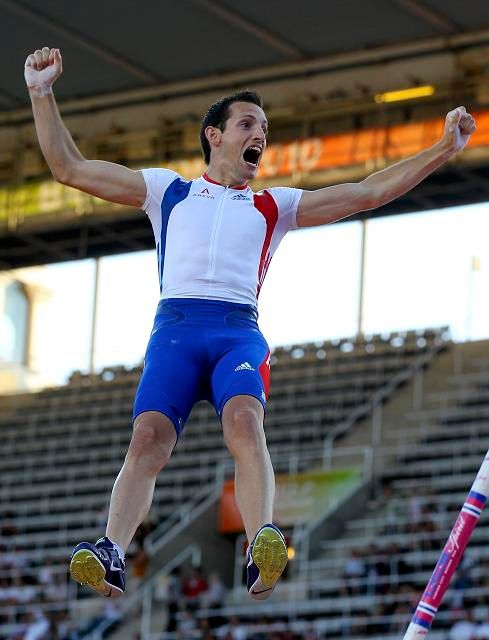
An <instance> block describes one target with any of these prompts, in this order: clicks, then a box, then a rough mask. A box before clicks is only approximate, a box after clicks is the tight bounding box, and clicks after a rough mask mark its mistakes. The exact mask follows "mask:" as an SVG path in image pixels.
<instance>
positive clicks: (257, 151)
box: [243, 145, 262, 167]
mask: <svg viewBox="0 0 489 640" xmlns="http://www.w3.org/2000/svg"><path fill="white" fill-rule="evenodd" d="M261 154H262V149H261V147H259V146H257V145H252V146H251V147H248V148H247V149H246V150H245V152H244V153H243V160H244V161H245V162H246V164H249V165H250V166H252V167H257V166H258V163H259V162H260V157H261Z"/></svg>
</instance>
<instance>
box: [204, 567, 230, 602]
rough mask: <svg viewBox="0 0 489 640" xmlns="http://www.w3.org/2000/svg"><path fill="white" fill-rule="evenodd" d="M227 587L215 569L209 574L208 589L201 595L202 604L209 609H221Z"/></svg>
mask: <svg viewBox="0 0 489 640" xmlns="http://www.w3.org/2000/svg"><path fill="white" fill-rule="evenodd" d="M225 591H226V588H225V586H224V583H223V581H222V580H221V577H220V575H219V574H218V573H217V572H216V571H213V572H212V573H210V574H209V584H208V588H207V591H204V593H202V596H201V606H202V607H203V608H207V609H220V608H221V607H222V603H223V600H224V594H225Z"/></svg>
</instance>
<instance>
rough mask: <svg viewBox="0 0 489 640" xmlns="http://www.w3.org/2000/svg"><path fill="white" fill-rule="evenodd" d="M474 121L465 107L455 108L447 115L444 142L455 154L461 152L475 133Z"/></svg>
mask: <svg viewBox="0 0 489 640" xmlns="http://www.w3.org/2000/svg"><path fill="white" fill-rule="evenodd" d="M475 128H476V127H475V120H474V118H473V116H472V115H471V114H470V113H467V111H466V110H465V107H457V108H456V109H453V111H450V112H449V113H448V114H447V117H446V120H445V132H444V136H443V138H444V142H445V144H446V145H447V146H448V147H451V149H452V150H453V151H455V152H457V151H461V150H462V149H463V148H464V147H465V145H466V144H467V142H468V141H469V139H470V136H471V135H472V134H473V133H474V131H475Z"/></svg>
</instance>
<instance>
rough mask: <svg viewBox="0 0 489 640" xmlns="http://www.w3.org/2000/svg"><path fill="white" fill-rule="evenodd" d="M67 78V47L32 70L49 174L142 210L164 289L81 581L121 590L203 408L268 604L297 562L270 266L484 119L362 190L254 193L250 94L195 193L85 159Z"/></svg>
mask: <svg viewBox="0 0 489 640" xmlns="http://www.w3.org/2000/svg"><path fill="white" fill-rule="evenodd" d="M61 72H62V62H61V54H60V52H59V50H58V49H50V48H48V47H44V48H43V49H42V50H37V51H35V52H34V53H32V54H31V55H29V56H28V58H27V60H26V63H25V80H26V83H27V87H28V89H29V93H30V96H31V100H32V108H33V112H34V119H35V123H36V129H37V135H38V138H39V143H40V145H41V149H42V152H43V154H44V157H45V158H46V161H47V163H48V165H49V168H50V169H51V172H52V174H53V176H54V178H55V179H56V180H57V181H58V182H61V183H62V184H66V185H69V186H71V187H74V188H76V189H80V190H81V191H84V192H86V193H89V194H91V195H94V196H97V197H99V198H103V199H105V200H108V201H110V202H116V203H120V204H124V205H128V206H132V207H139V208H141V209H143V210H144V211H146V213H147V215H148V217H149V219H150V221H151V224H152V226H153V231H154V235H155V241H156V250H157V254H158V267H159V278H160V289H161V300H160V302H159V305H158V309H157V312H156V317H155V321H154V327H153V331H152V333H151V336H150V340H149V344H148V348H147V351H146V355H145V361H144V370H143V374H142V376H141V380H140V383H139V387H138V390H137V392H136V398H135V402H134V415H133V423H134V428H133V433H132V438H131V442H130V445H129V449H128V452H127V455H126V458H125V460H124V464H123V466H122V469H121V471H120V473H119V475H118V476H117V479H116V481H115V484H114V488H113V490H112V496H111V500H110V510H109V517H108V523H107V530H106V535H105V537H103V538H101V539H100V540H98V541H97V542H96V543H95V544H91V543H88V542H81V543H80V544H79V545H77V546H76V547H75V549H74V551H73V554H72V559H71V565H70V570H71V575H72V576H73V578H74V579H75V580H76V581H77V582H80V583H82V584H87V585H89V586H90V587H92V588H93V589H95V590H96V591H98V592H99V593H100V594H102V595H104V596H108V597H116V596H120V595H121V594H122V593H123V592H124V588H125V578H124V554H125V552H126V550H127V548H128V546H129V544H130V542H131V540H132V538H133V536H134V533H135V531H136V529H137V527H138V526H139V524H140V523H141V522H142V521H143V520H144V518H145V517H146V515H147V513H148V511H149V509H150V506H151V502H152V499H153V492H154V486H155V480H156V476H157V475H158V473H159V472H160V471H161V469H162V468H163V467H164V466H165V465H166V463H167V462H168V460H169V458H170V455H171V453H172V451H173V448H174V446H175V444H176V442H177V439H178V437H179V435H180V433H181V431H182V429H183V427H184V425H185V422H186V421H187V419H188V416H189V414H190V411H191V409H192V407H193V405H194V404H195V403H196V402H197V401H198V400H202V399H207V400H209V401H210V402H211V403H212V404H213V405H214V407H215V409H216V412H217V414H218V415H219V417H220V420H221V423H222V428H223V433H224V440H225V442H226V445H227V447H228V449H229V451H230V453H231V455H232V456H233V458H234V463H235V471H236V475H235V487H236V501H237V504H238V507H239V510H240V512H241V516H242V518H243V522H244V525H245V529H246V535H247V538H248V543H249V547H248V553H247V575H248V580H247V586H248V591H249V593H250V595H251V597H252V598H255V599H257V600H264V599H265V598H268V597H269V596H270V594H271V593H272V591H273V589H274V587H275V584H276V582H277V580H278V578H279V577H280V575H281V573H282V572H283V570H284V568H285V565H286V563H287V548H286V545H285V541H284V537H283V535H282V533H281V532H280V530H279V529H278V527H276V526H275V525H274V524H272V515H273V514H272V511H273V500H274V493H275V479H274V473H273V468H272V464H271V461H270V455H269V453H268V449H267V445H266V440H265V433H264V429H263V419H264V408H265V405H266V400H267V396H268V390H269V376H270V352H269V349H268V346H267V343H266V340H265V338H264V337H263V335H262V334H261V332H260V330H259V328H258V325H257V318H258V314H257V310H256V308H257V297H258V294H259V291H260V287H261V285H262V283H263V280H264V278H265V275H266V272H267V269H268V266H269V264H270V260H271V259H272V256H273V254H274V252H275V250H276V249H277V247H278V245H279V243H280V241H281V240H282V238H283V237H284V235H285V234H286V233H287V231H289V230H290V229H296V228H299V227H312V226H318V225H323V224H328V223H331V222H335V221H337V220H341V219H342V218H345V217H346V216H350V215H352V214H354V213H358V212H359V211H365V210H368V209H375V208H376V207H380V206H382V205H384V204H386V203H387V202H390V201H391V200H393V199H394V198H397V197H399V196H401V195H403V194H404V193H406V192H407V191H408V190H410V189H412V188H413V187H415V186H416V185H417V184H419V183H420V182H421V181H422V180H423V179H424V178H425V177H426V176H428V175H429V174H430V173H432V172H433V171H435V169H437V168H438V167H440V166H441V165H442V164H444V163H445V162H446V161H447V160H449V159H450V158H451V157H452V156H453V155H454V154H455V153H457V152H458V151H460V150H462V149H463V148H464V147H465V145H466V144H467V142H468V140H469V138H470V135H471V134H472V133H473V132H474V130H475V122H474V119H473V117H472V116H471V115H470V114H468V113H467V112H466V111H465V108H464V107H458V108H457V109H454V110H453V111H450V112H449V113H448V115H447V117H446V123H445V130H444V133H443V137H442V138H441V139H440V141H439V142H437V143H436V144H435V145H433V146H432V147H430V148H429V149H426V150H425V151H422V152H421V153H419V154H418V155H416V156H413V157H411V158H407V159H406V160H403V161H402V162H399V163H397V164H394V165H392V166H390V167H388V168H387V169H384V170H383V171H379V172H377V173H373V174H372V175H370V176H369V177H368V178H366V179H365V180H362V181H361V182H359V183H351V184H341V185H336V186H332V187H326V188H323V189H317V190H315V191H302V190H300V189H292V188H288V187H274V188H271V189H265V190H264V191H261V192H259V193H254V192H253V191H252V190H251V188H250V187H249V186H248V181H249V180H252V179H253V178H255V176H256V173H257V170H258V167H259V165H260V161H261V158H262V156H263V154H264V152H265V148H266V144H267V131H268V122H267V118H266V115H265V113H264V111H263V108H262V101H261V98H260V97H259V96H258V95H257V94H256V93H254V92H252V91H242V92H239V93H236V94H235V95H232V96H228V97H225V98H221V99H220V100H219V101H218V102H216V103H215V104H213V105H212V106H211V107H210V108H209V110H208V112H207V113H206V115H205V116H204V118H203V121H202V128H201V134H200V139H201V144H202V151H203V153H204V158H205V162H206V164H207V170H206V172H205V173H204V175H202V176H200V177H199V178H196V179H194V180H190V181H187V180H184V179H183V178H182V177H181V176H179V175H178V174H177V173H175V172H174V171H170V170H168V169H143V170H142V171H133V170H131V169H128V168H126V167H123V166H121V165H117V164H113V163H111V162H103V161H100V160H87V159H86V158H84V157H83V156H82V154H81V153H80V151H79V150H78V148H77V147H76V145H75V143H74V142H73V139H72V137H71V135H70V134H69V132H68V130H67V129H66V127H65V126H64V124H63V122H62V120H61V117H60V115H59V112H58V108H57V105H56V101H55V98H54V94H53V89H52V87H53V84H54V82H55V81H56V79H57V78H58V77H59V76H60V75H61Z"/></svg>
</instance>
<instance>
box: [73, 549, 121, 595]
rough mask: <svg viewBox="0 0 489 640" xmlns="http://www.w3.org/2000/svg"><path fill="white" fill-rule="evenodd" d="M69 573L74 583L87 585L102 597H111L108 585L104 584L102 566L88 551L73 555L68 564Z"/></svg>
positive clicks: (103, 568) (103, 569)
mask: <svg viewBox="0 0 489 640" xmlns="http://www.w3.org/2000/svg"><path fill="white" fill-rule="evenodd" d="M70 573H71V577H72V578H73V580H75V582H78V583H79V584H82V585H87V586H89V587H91V588H92V589H95V591H97V592H98V593H100V594H101V595H103V596H110V595H112V589H111V587H110V585H108V584H107V583H106V582H105V567H104V565H103V564H102V563H101V562H100V560H99V559H98V558H97V556H95V554H93V553H92V552H91V551H89V550H88V549H81V550H80V551H77V552H76V553H75V555H74V556H73V558H72V559H71V562H70ZM114 595H115V593H114Z"/></svg>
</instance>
